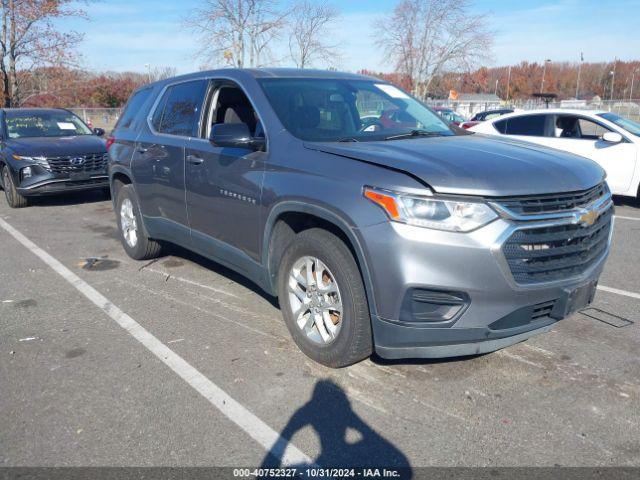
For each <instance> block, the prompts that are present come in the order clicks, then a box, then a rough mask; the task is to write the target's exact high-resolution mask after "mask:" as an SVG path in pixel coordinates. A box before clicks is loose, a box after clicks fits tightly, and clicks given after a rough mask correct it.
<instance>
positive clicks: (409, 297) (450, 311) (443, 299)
mask: <svg viewBox="0 0 640 480" xmlns="http://www.w3.org/2000/svg"><path fill="white" fill-rule="evenodd" d="M468 305H469V296H468V295H467V294H466V293H463V292H443V291H436V290H427V289H422V288H414V289H411V290H409V291H408V292H407V294H406V295H405V298H404V301H403V303H402V311H401V313H400V320H401V321H403V322H412V323H443V322H451V321H453V320H455V319H456V318H458V317H459V316H460V315H461V314H462V312H463V311H464V310H465V309H466V307H467V306H468Z"/></svg>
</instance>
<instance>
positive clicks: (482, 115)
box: [460, 108, 513, 128]
mask: <svg viewBox="0 0 640 480" xmlns="http://www.w3.org/2000/svg"><path fill="white" fill-rule="evenodd" d="M507 113H513V109H511V108H501V109H498V110H485V111H484V112H478V113H476V114H475V115H474V116H473V117H471V118H470V119H469V120H467V121H466V122H463V123H461V124H460V127H461V128H471V127H473V126H475V125H477V124H479V123H481V122H485V121H487V120H492V119H494V118H498V117H499V116H501V115H506V114H507Z"/></svg>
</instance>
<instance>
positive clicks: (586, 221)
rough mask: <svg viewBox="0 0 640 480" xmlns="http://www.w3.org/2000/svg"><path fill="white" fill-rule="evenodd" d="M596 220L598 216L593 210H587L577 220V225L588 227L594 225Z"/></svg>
mask: <svg viewBox="0 0 640 480" xmlns="http://www.w3.org/2000/svg"><path fill="white" fill-rule="evenodd" d="M597 218H598V214H597V213H596V212H595V210H587V211H585V212H584V213H583V214H582V215H580V217H579V218H578V223H579V224H580V225H583V226H585V227H590V226H591V225H593V224H594V223H596V219H597Z"/></svg>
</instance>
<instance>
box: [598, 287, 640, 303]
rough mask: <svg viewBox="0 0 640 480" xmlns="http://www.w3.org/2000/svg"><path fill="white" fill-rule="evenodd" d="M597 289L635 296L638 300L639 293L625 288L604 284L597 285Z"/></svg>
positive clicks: (639, 298) (639, 297)
mask: <svg viewBox="0 0 640 480" xmlns="http://www.w3.org/2000/svg"><path fill="white" fill-rule="evenodd" d="M598 290H602V291H603V292H609V293H615V294H617V295H624V296H625V297H631V298H637V299H638V300H640V293H635V292H627V291H626V290H619V289H617V288H611V287H605V286H604V285H598Z"/></svg>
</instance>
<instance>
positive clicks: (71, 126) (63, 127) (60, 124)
mask: <svg viewBox="0 0 640 480" xmlns="http://www.w3.org/2000/svg"><path fill="white" fill-rule="evenodd" d="M58 128H59V129H60V130H75V129H76V126H75V125H74V124H73V123H71V122H58Z"/></svg>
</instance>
